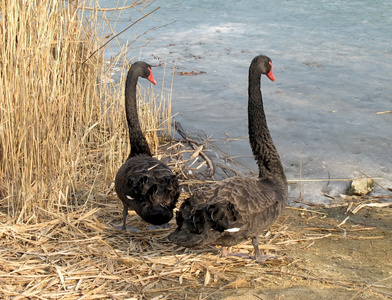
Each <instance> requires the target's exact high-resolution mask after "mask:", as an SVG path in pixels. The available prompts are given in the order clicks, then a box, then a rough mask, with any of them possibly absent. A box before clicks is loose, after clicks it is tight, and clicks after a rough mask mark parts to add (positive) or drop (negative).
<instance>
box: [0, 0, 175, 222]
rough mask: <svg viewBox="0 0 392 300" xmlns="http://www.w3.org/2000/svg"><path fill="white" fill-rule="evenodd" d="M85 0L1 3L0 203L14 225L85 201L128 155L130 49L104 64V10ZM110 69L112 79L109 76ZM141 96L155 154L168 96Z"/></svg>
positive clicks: (164, 129)
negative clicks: (126, 113)
mask: <svg viewBox="0 0 392 300" xmlns="http://www.w3.org/2000/svg"><path fill="white" fill-rule="evenodd" d="M90 2H91V1H62V0H56V1H22V0H17V1H2V2H1V3H0V9H1V11H0V36H1V38H2V41H1V43H0V90H1V92H0V97H1V98H0V138H1V143H0V201H1V208H2V212H3V213H6V214H7V215H8V216H10V217H11V218H14V219H15V220H16V222H17V223H20V222H21V223H34V222H39V221H42V220H45V219H46V218H47V217H48V216H50V214H51V213H59V212H60V211H62V210H64V209H65V210H67V209H68V205H69V203H70V202H78V203H81V202H87V201H88V200H89V199H90V198H91V197H92V195H94V193H96V191H97V190H102V189H103V188H104V184H106V183H107V182H110V181H111V180H112V178H113V177H114V174H115V172H116V171H117V169H118V167H119V166H120V165H121V163H122V162H123V161H124V158H125V157H126V156H127V155H128V154H129V145H128V144H129V143H128V142H127V141H128V135H127V126H126V122H125V116H124V100H123V99H124V96H123V95H124V82H125V76H126V72H127V70H128V64H129V62H128V60H127V59H126V53H127V52H128V51H129V46H128V47H126V46H125V47H122V53H121V54H120V55H118V56H117V57H115V58H114V59H113V60H112V61H111V62H110V63H107V62H105V59H104V53H105V49H106V48H105V47H103V45H106V44H107V40H106V39H105V38H103V37H104V36H114V35H115V33H114V32H112V31H109V32H106V31H105V30H103V26H104V25H105V23H106V22H108V21H107V20H106V19H105V13H103V12H101V11H99V9H95V10H86V6H87V5H89V4H92V3H90ZM149 2H150V1H134V2H133V3H132V4H131V5H130V8H136V9H137V10H139V11H140V10H143V8H144V6H145V5H146V4H148V3H149ZM128 11H129V9H128ZM121 12H122V10H121ZM100 14H102V15H100ZM146 15H148V13H145V15H144V16H143V17H141V18H140V19H143V18H144V17H145V16H146ZM140 19H139V20H140ZM137 22H138V20H137V21H135V22H134V23H133V24H135V23H137ZM106 28H107V27H106ZM108 30H113V29H111V28H109V29H108ZM116 69H119V70H120V71H119V72H120V74H121V79H120V81H119V82H113V80H112V79H111V78H110V76H108V74H112V73H113V72H114V71H115V70H116ZM162 89H163V87H162ZM139 96H140V97H139V109H140V115H141V120H142V125H143V126H142V129H143V131H144V132H145V133H146V136H147V140H148V143H149V145H150V147H151V149H152V150H153V151H156V150H157V147H158V144H159V138H158V136H161V137H162V138H167V137H171V128H170V126H168V124H169V125H170V121H168V120H170V118H171V108H170V99H168V100H167V101H166V100H165V97H164V96H163V94H162V95H160V96H156V95H155V94H154V92H153V90H152V89H150V88H149V89H142V88H140V90H139ZM169 97H170V95H169Z"/></svg>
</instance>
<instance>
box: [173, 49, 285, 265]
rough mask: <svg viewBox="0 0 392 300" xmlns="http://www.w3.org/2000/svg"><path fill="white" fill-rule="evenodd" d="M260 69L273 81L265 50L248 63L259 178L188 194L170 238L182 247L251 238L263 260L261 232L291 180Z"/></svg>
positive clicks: (272, 218) (230, 243)
mask: <svg viewBox="0 0 392 300" xmlns="http://www.w3.org/2000/svg"><path fill="white" fill-rule="evenodd" d="M261 74H265V75H267V77H268V78H270V79H271V80H275V78H274V76H273V74H272V62H271V60H270V59H269V58H268V57H266V56H263V55H260V56H257V57H255V58H254V59H253V61H252V63H251V65H250V68H249V89H248V92H249V101H248V117H249V141H250V144H251V147H252V151H253V154H254V156H255V158H256V161H257V164H258V166H259V177H258V178H248V177H238V176H237V177H231V178H227V179H225V180H222V181H220V182H217V183H215V184H213V185H211V186H210V187H208V188H206V189H205V190H203V191H201V192H199V193H197V194H195V195H194V196H192V197H190V198H188V199H186V200H185V201H184V202H183V204H182V205H181V207H180V210H179V212H178V213H177V218H176V219H177V226H178V227H177V229H176V230H175V231H174V232H173V233H172V234H170V235H169V239H170V240H171V241H172V242H174V243H176V244H178V245H181V246H184V247H188V248H191V247H196V246H202V245H220V246H224V247H226V246H233V245H236V244H238V243H240V242H242V241H244V240H247V239H252V242H253V246H254V248H255V257H256V259H257V260H260V259H261V253H260V250H259V247H258V236H259V235H260V234H261V233H262V232H263V231H264V230H265V229H267V228H268V227H269V226H270V225H271V224H272V223H273V222H274V221H275V220H276V219H277V217H278V216H279V215H280V214H281V213H282V211H283V210H284V207H285V205H286V202H287V182H286V176H285V174H284V171H283V166H282V164H281V162H280V158H279V155H278V152H277V150H276V148H275V146H274V144H273V141H272V138H271V136H270V133H269V130H268V127H267V122H266V119H265V114H264V109H263V102H262V96H261V91H260V79H261Z"/></svg>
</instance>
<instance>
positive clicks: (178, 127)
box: [174, 121, 215, 176]
mask: <svg viewBox="0 0 392 300" xmlns="http://www.w3.org/2000/svg"><path fill="white" fill-rule="evenodd" d="M174 127H175V129H176V130H177V132H178V133H179V134H180V135H181V136H182V138H183V139H184V140H185V142H187V143H188V144H189V145H190V146H191V147H192V148H193V150H195V151H196V150H197V151H198V152H199V155H200V156H201V157H202V158H203V159H204V160H205V161H206V163H207V165H208V168H209V169H210V174H211V176H212V175H214V173H215V168H214V165H213V164H212V161H211V159H210V158H209V157H208V156H207V154H205V153H204V152H203V151H201V150H200V149H199V148H200V146H199V145H198V143H197V142H196V141H194V140H192V139H191V138H189V137H188V136H187V134H186V133H185V131H184V129H183V128H182V126H181V123H180V122H177V121H174Z"/></svg>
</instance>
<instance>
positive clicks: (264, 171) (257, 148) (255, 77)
mask: <svg viewBox="0 0 392 300" xmlns="http://www.w3.org/2000/svg"><path fill="white" fill-rule="evenodd" d="M260 79H261V74H258V73H255V72H253V71H252V70H251V69H250V70H249V87H248V96H249V99H248V122H249V142H250V145H251V148H252V152H253V155H254V157H255V159H256V161H257V165H258V166H259V177H260V178H262V179H265V178H271V177H275V176H277V175H278V176H280V177H283V178H285V174H284V170H283V166H282V163H281V162H280V158H279V154H278V151H277V150H276V148H275V145H274V143H273V141H272V138H271V135H270V132H269V129H268V126H267V121H266V118H265V113H264V108H263V98H262V95H261V90H260V88H261V85H260Z"/></svg>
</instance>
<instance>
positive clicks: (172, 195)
mask: <svg viewBox="0 0 392 300" xmlns="http://www.w3.org/2000/svg"><path fill="white" fill-rule="evenodd" d="M139 77H142V78H146V79H148V80H149V81H150V82H151V83H153V84H154V85H155V84H156V81H155V79H154V76H153V74H152V70H151V66H150V65H149V64H147V63H145V62H143V61H138V62H135V63H133V64H132V66H131V68H130V69H129V71H128V74H127V79H126V83H125V112H126V117H127V123H128V128H129V140H130V144H131V153H130V154H129V156H128V158H127V159H126V161H125V162H124V164H123V165H122V166H121V167H120V169H119V170H118V172H117V174H116V178H115V190H116V193H117V195H118V197H119V198H120V200H121V201H122V203H123V205H124V209H123V225H122V230H126V220H127V215H128V208H131V209H133V210H135V211H136V213H137V214H138V215H139V216H140V217H141V218H142V219H143V220H144V221H146V222H148V223H151V224H153V225H162V224H166V223H168V222H169V221H170V220H171V219H172V218H173V209H174V207H175V206H176V203H177V200H178V197H179V194H180V192H179V184H178V180H177V177H176V175H175V174H174V173H173V172H172V170H171V169H170V168H169V167H168V166H167V165H166V164H164V163H163V162H161V161H159V160H157V159H155V158H153V157H152V155H151V152H150V148H149V146H148V144H147V141H146V138H145V137H144V135H143V133H142V130H141V128H140V124H139V119H138V114H137V104H136V85H137V82H138V78H139Z"/></svg>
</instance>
